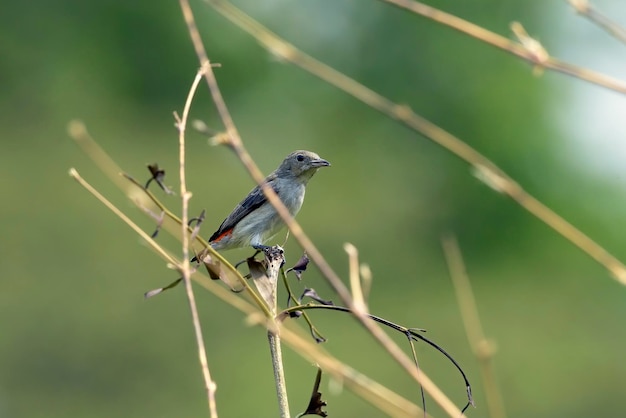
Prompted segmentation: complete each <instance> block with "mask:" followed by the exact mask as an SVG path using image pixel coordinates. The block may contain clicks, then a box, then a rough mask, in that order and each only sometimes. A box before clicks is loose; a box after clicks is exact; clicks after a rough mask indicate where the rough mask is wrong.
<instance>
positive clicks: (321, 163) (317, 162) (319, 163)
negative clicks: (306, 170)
mask: <svg viewBox="0 0 626 418" xmlns="http://www.w3.org/2000/svg"><path fill="white" fill-rule="evenodd" d="M311 166H312V167H330V163H329V162H328V161H326V160H323V159H321V158H317V159H315V160H311Z"/></svg>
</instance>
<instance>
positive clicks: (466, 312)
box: [441, 236, 506, 418]
mask: <svg viewBox="0 0 626 418" xmlns="http://www.w3.org/2000/svg"><path fill="white" fill-rule="evenodd" d="M441 245H442V247H443V251H444V255H445V257H446V262H447V264H448V270H449V271H450V277H451V278H452V282H453V283H454V290H455V291H456V296H457V300H458V303H459V307H460V309H461V319H462V320H463V325H464V326H465V333H466V334H467V339H468V341H469V344H470V346H471V347H472V350H473V351H474V355H475V356H476V358H477V359H478V364H480V371H481V374H482V378H483V384H484V387H485V397H486V399H487V407H488V408H489V416H490V417H491V418H505V417H506V412H505V410H504V402H503V400H502V395H501V394H500V390H499V388H498V384H497V383H496V374H495V371H494V369H493V355H494V353H495V348H494V344H493V343H492V342H491V341H489V340H488V339H487V338H486V337H485V333H484V332H483V329H482V326H481V324H480V317H479V315H478V308H477V306H476V300H475V299H474V293H473V292H472V286H471V284H470V280H469V277H468V276H467V272H466V271H465V265H464V263H463V257H462V256H461V250H460V249H459V244H458V242H457V240H456V238H455V237H454V236H445V237H443V238H442V239H441Z"/></svg>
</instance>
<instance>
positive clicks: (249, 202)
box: [209, 176, 278, 242]
mask: <svg viewBox="0 0 626 418" xmlns="http://www.w3.org/2000/svg"><path fill="white" fill-rule="evenodd" d="M265 180H266V183H269V184H270V185H271V186H272V189H274V192H276V193H277V194H278V189H277V188H276V184H275V183H274V182H272V180H273V178H271V176H270V177H268V178H267V179H265ZM265 202H267V198H266V197H265V195H264V194H263V190H261V188H260V187H259V186H256V187H255V188H254V189H252V191H251V192H250V193H249V194H248V196H246V198H245V199H244V200H242V201H241V202H240V203H239V204H238V205H237V207H235V209H233V211H232V212H231V213H230V215H228V217H227V218H226V219H224V222H222V224H221V225H220V227H219V228H218V229H217V231H215V232H214V233H213V235H211V238H209V242H212V241H215V240H218V239H219V238H221V237H222V236H223V235H226V234H229V233H230V232H231V231H232V229H233V228H234V227H235V225H237V224H238V223H239V221H241V220H242V219H243V218H245V217H246V216H248V215H249V214H251V213H252V212H253V211H254V210H255V209H257V208H259V207H261V206H262V205H263V204H264V203H265Z"/></svg>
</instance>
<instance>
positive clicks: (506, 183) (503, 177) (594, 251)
mask: <svg viewBox="0 0 626 418" xmlns="http://www.w3.org/2000/svg"><path fill="white" fill-rule="evenodd" d="M206 1H208V2H209V3H210V4H211V6H212V7H214V8H215V9H216V10H217V11H219V12H220V13H222V14H223V15H224V16H225V17H226V18H228V19H229V20H230V21H232V22H233V23H234V24H236V25H237V26H239V27H240V28H241V29H243V30H244V31H246V32H248V33H249V34H251V35H252V36H253V37H254V38H255V39H256V40H257V41H258V42H259V43H260V44H261V45H262V46H263V47H264V48H266V49H268V50H269V51H270V52H272V53H273V54H275V55H277V56H278V57H280V58H281V59H283V60H284V61H288V62H291V63H293V64H294V65H296V66H298V67H300V68H302V69H303V70H305V71H307V72H309V73H311V74H313V75H315V76H317V77H319V78H320V79H322V80H324V81H326V82H328V83H329V84H332V85H334V86H335V87H337V88H339V89H341V90H343V91H345V92H346V93H348V94H350V95H352V96H353V97H355V98H356V99H358V100H360V101H362V102H363V103H365V104H367V105H369V106H370V107H372V108H374V109H376V110H378V111H380V112H381V113H383V114H385V115H387V116H388V117H390V118H392V119H395V120H398V121H400V122H402V123H403V124H405V125H406V126H407V127H409V128H410V129H413V130H414V131H416V132H419V133H421V134H422V135H424V136H425V137H426V138H428V139H430V140H432V141H433V142H435V143H437V144H439V145H440V146H442V147H444V148H445V149H447V150H448V151H450V152H451V153H453V154H454V155H456V156H458V157H459V158H461V159H462V160H464V161H466V162H467V163H469V164H470V165H471V166H472V168H473V169H474V170H475V171H476V172H477V173H479V174H480V177H479V178H480V179H481V180H482V181H484V182H485V183H487V184H488V185H489V186H490V187H492V188H494V189H495V190H496V191H498V192H501V193H504V194H506V195H508V196H509V197H510V198H511V199H513V200H514V201H515V202H517V203H518V204H519V205H520V206H522V207H523V208H524V209H526V210H527V211H528V212H530V213H531V214H532V215H534V216H535V217H537V218H538V219H539V220H541V221H542V222H544V223H545V224H546V225H548V226H550V227H551V228H552V229H554V230H555V231H556V232H557V233H559V234H561V235H562V236H563V237H564V238H565V239H567V240H568V241H570V242H572V243H573V244H574V245H576V246H577V247H578V248H580V249H581V250H582V251H584V252H585V253H587V254H588V255H589V256H591V257H592V258H593V259H594V260H596V261H597V262H598V263H600V264H602V265H603V266H604V267H605V268H606V269H607V270H608V271H609V273H610V274H611V275H612V277H613V278H615V279H616V280H617V281H619V282H620V283H621V284H624V285H626V266H624V264H623V263H622V262H621V261H619V260H618V259H617V258H615V257H614V256H613V255H612V254H610V253H609V252H608V251H606V250H605V249H604V248H603V247H601V246H600V245H599V244H598V243H596V242H595V241H593V240H592V239H591V238H589V237H588V236H587V235H585V234H584V233H583V232H581V231H580V230H579V229H577V228H576V227H574V226H573V225H572V224H570V223H569V222H567V221H566V220H565V219H563V218H562V217H561V216H559V215H558V214H557V213H555V212H554V211H553V210H552V209H550V208H548V207H547V206H546V205H545V204H543V203H542V202H540V201H539V200H537V199H536V198H535V197H533V196H532V195H530V194H529V193H528V192H526V191H525V190H524V189H523V188H522V187H521V186H520V185H519V184H518V183H517V182H516V181H515V180H513V179H512V178H511V177H510V176H509V175H508V174H506V173H505V172H504V171H502V170H501V169H500V168H499V167H498V166H496V165H495V164H494V163H493V162H492V161H491V160H489V159H488V158H487V157H485V156H484V155H482V154H480V153H479V152H478V151H477V150H475V149H474V148H472V147H471V146H469V145H468V144H467V143H465V142H463V141H461V140H460V139H459V138H457V137H455V136H454V135H452V134H450V133H449V132H447V131H445V130H443V129H442V128H440V127H439V126H437V125H435V124H433V123H432V122H430V121H428V120H426V119H424V118H423V117H421V116H419V115H417V114H416V113H415V112H413V110H412V109H411V108H410V107H408V106H404V105H399V104H397V103H394V102H392V101H391V100H389V99H388V98H386V97H384V96H382V95H380V94H378V93H376V92H375V91H373V90H371V89H369V88H367V87H365V86H364V85H362V84H360V83H358V82H357V81H356V80H354V79H352V78H350V77H348V76H347V75H345V74H343V73H340V72H339V71H337V70H335V69H334V68H332V67H330V66H328V65H326V64H324V63H323V62H321V61H318V60H316V59H315V58H313V57H311V56H309V55H307V54H305V53H303V52H302V51H300V50H299V49H297V48H295V47H294V46H293V45H291V44H289V43H287V42H286V41H284V40H283V39H281V38H280V37H278V36H277V35H275V34H274V33H272V32H271V31H269V30H268V29H267V28H265V27H264V26H262V25H261V24H260V23H258V22H257V21H255V20H253V19H252V18H250V17H249V16H247V15H246V14H244V13H243V12H242V11H240V10H239V9H237V8H235V7H234V6H233V5H232V4H230V3H228V2H226V1H211V0H206ZM430 9H431V8H429V10H430ZM431 11H432V10H431ZM435 11H436V10H434V11H432V12H433V13H434V12H435ZM436 12H437V13H435V16H439V14H438V13H441V12H439V11H436ZM455 19H458V18H455ZM479 29H481V30H482V31H484V29H482V28H479ZM624 90H625V92H626V87H625V89H624ZM255 180H256V177H255ZM266 194H267V195H268V199H269V200H270V202H272V204H273V205H274V206H275V207H276V205H275V204H274V200H273V199H270V197H269V194H271V193H266ZM278 212H279V213H281V211H280V210H279V211H278ZM284 213H285V212H282V213H281V217H282V216H283V215H284ZM283 219H286V218H283ZM287 225H288V226H289V229H290V230H291V232H292V233H293V234H294V235H295V236H296V238H297V237H298V236H301V230H300V229H299V227H296V223H295V222H293V221H289V222H287ZM296 228H298V229H296ZM296 231H298V232H296ZM298 241H299V242H300V244H301V245H302V246H303V247H304V248H306V246H304V245H303V241H301V240H300V239H298ZM310 256H311V259H312V260H313V261H315V262H316V264H318V266H320V265H319V263H318V261H319V257H318V256H319V254H318V253H316V254H313V253H310ZM320 269H321V270H322V272H323V273H324V270H323V269H322V268H321V266H320ZM325 275H326V274H325ZM327 277H328V276H327Z"/></svg>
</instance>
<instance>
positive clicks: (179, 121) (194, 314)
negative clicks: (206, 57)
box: [174, 65, 217, 418]
mask: <svg viewBox="0 0 626 418" xmlns="http://www.w3.org/2000/svg"><path fill="white" fill-rule="evenodd" d="M206 68H207V67H206V65H203V66H202V67H201V68H200V70H198V73H197V74H196V78H195V79H194V81H193V84H192V85H191V88H190V90H189V94H188V96H187V100H186V102H185V108H184V109H183V114H182V117H181V118H179V117H178V115H177V114H176V113H174V116H175V118H176V125H177V128H178V134H179V135H178V139H179V165H180V194H181V197H182V214H181V228H182V242H183V260H182V262H181V264H180V266H179V270H180V272H181V273H182V275H183V280H184V283H185V291H186V294H187V300H188V302H189V310H190V311H191V318H192V323H193V329H194V333H195V336H196V344H197V346H198V360H199V361H200V367H201V369H202V377H203V378H204V385H205V388H206V391H207V401H208V404H209V405H208V406H209V412H210V415H211V418H217V403H216V401H215V391H216V389H217V385H216V384H215V382H214V381H213V379H212V378H211V372H210V371H209V363H208V360H207V355H206V348H205V346H204V338H203V337H202V327H201V326H200V316H199V315H198V308H197V306H196V298H195V296H194V294H193V287H192V285H191V268H190V265H189V233H188V229H187V222H188V218H189V215H188V209H189V199H190V198H191V193H190V192H189V191H188V190H187V183H186V179H185V128H186V126H187V117H188V115H189V109H190V108H191V102H192V100H193V96H194V93H195V92H196V89H197V87H198V84H199V83H200V81H201V80H202V77H203V75H204V73H205V72H206Z"/></svg>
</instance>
